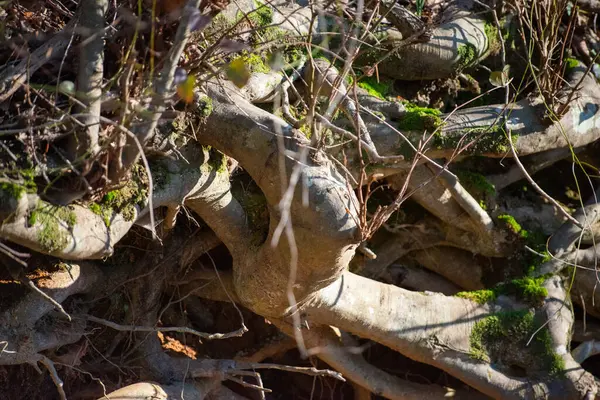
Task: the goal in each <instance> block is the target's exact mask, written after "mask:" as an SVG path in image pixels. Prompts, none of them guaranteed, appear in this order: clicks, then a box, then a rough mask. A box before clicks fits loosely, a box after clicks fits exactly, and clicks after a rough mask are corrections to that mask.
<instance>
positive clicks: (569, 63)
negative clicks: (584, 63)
mask: <svg viewBox="0 0 600 400" xmlns="http://www.w3.org/2000/svg"><path fill="white" fill-rule="evenodd" d="M578 65H579V61H577V59H576V58H571V57H569V58H565V72H569V71H570V70H572V69H573V68H577V66H578Z"/></svg>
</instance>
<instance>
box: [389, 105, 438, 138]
mask: <svg viewBox="0 0 600 400" xmlns="http://www.w3.org/2000/svg"><path fill="white" fill-rule="evenodd" d="M404 106H405V108H406V113H405V114H404V115H403V116H402V118H401V119H400V121H399V122H398V128H399V129H400V130H405V131H419V132H423V131H425V130H428V131H430V132H431V131H434V130H436V129H438V128H439V127H441V126H442V119H441V118H440V115H442V113H441V111H440V110H436V109H435V108H427V107H419V106H417V105H414V104H412V103H408V102H406V103H404Z"/></svg>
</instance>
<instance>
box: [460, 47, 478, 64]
mask: <svg viewBox="0 0 600 400" xmlns="http://www.w3.org/2000/svg"><path fill="white" fill-rule="evenodd" d="M457 52H458V69H459V70H461V69H464V68H467V67H470V66H471V65H473V64H475V62H476V61H477V49H476V48H475V46H474V45H472V44H471V43H466V44H461V45H460V46H458V49H457Z"/></svg>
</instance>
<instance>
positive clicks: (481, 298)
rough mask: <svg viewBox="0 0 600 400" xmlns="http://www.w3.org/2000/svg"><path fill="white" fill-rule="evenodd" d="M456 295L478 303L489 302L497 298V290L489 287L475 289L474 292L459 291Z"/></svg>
mask: <svg viewBox="0 0 600 400" xmlns="http://www.w3.org/2000/svg"><path fill="white" fill-rule="evenodd" d="M455 296H456V297H461V298H463V299H469V300H471V301H474V302H475V303H478V304H485V303H488V302H492V301H494V300H496V296H497V294H496V292H495V291H493V290H489V289H484V290H475V291H472V292H458V293H456V295H455Z"/></svg>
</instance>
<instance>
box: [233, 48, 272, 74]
mask: <svg viewBox="0 0 600 400" xmlns="http://www.w3.org/2000/svg"><path fill="white" fill-rule="evenodd" d="M240 57H241V58H242V60H244V64H245V65H246V68H248V71H250V72H262V73H265V74H266V73H268V72H269V71H270V70H271V69H270V68H269V66H268V65H267V64H266V63H265V61H264V60H263V58H262V57H261V56H260V55H258V54H254V53H247V54H245V55H242V56H240Z"/></svg>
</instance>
